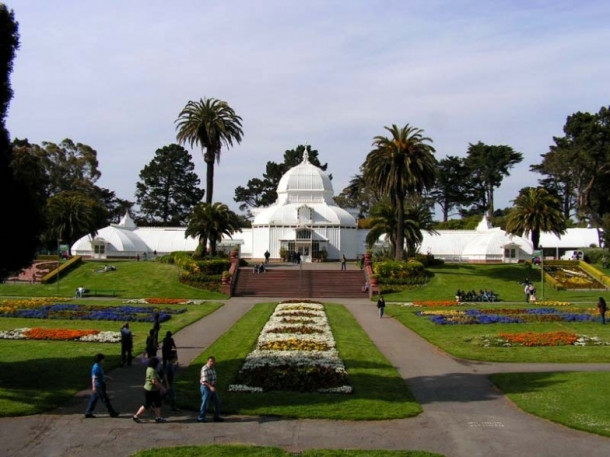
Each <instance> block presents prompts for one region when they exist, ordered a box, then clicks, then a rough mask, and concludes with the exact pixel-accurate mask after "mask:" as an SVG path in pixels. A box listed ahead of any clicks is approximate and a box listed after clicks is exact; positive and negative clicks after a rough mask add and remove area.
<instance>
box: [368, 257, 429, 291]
mask: <svg viewBox="0 0 610 457" xmlns="http://www.w3.org/2000/svg"><path fill="white" fill-rule="evenodd" d="M373 270H374V272H375V274H377V275H379V282H380V283H381V284H404V285H413V284H425V283H427V282H428V281H430V278H431V277H432V276H433V274H432V273H431V272H429V271H428V270H426V269H425V268H424V265H423V264H422V263H421V262H418V261H417V260H408V261H406V262H397V261H395V260H386V261H384V262H378V263H375V264H373Z"/></svg>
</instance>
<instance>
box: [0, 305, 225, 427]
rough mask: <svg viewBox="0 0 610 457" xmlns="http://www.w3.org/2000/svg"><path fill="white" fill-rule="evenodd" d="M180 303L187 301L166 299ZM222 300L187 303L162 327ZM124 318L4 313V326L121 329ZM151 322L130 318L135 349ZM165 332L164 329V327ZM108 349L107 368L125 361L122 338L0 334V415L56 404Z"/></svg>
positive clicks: (173, 326)
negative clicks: (31, 337) (22, 337)
mask: <svg viewBox="0 0 610 457" xmlns="http://www.w3.org/2000/svg"><path fill="white" fill-rule="evenodd" d="M167 306H180V307H182V306H183V305H167ZM221 306H222V304H221V303H205V304H202V305H188V306H187V312H186V313H183V314H175V315H173V316H172V318H171V319H170V320H169V321H167V322H164V323H162V324H161V331H162V333H163V332H165V331H167V330H171V331H172V332H176V331H178V330H180V329H181V328H183V327H185V326H187V325H189V324H191V323H192V322H195V321H197V320H199V319H201V318H202V317H204V316H207V315H208V314H210V313H212V312H214V311H215V310H216V309H218V308H219V307H221ZM121 324H122V322H112V321H92V320H63V319H25V318H8V317H7V318H0V330H10V329H15V328H23V327H29V328H34V327H43V328H65V329H95V330H112V331H119V330H120V327H121ZM151 325H152V324H151V323H150V322H131V323H130V328H131V329H132V331H133V333H134V355H137V354H139V353H141V352H143V350H144V346H145V340H146V336H147V335H148V332H149V330H150V328H151ZM163 334H164V333H163ZM98 352H101V353H103V354H105V355H106V356H107V357H106V360H105V362H104V363H105V369H106V372H107V373H108V372H109V371H110V370H112V369H113V368H116V367H118V366H119V365H120V352H121V348H120V344H118V343H113V344H109V343H83V342H75V341H38V340H0V354H2V355H1V356H0V416H2V417H6V416H22V415H28V414H35V413H39V412H42V411H47V410H49V409H53V408H56V407H58V406H59V405H61V404H62V403H64V402H65V401H67V400H68V399H69V398H71V397H72V396H74V395H75V394H76V393H77V392H78V391H80V390H81V389H85V388H87V386H88V385H89V384H90V381H89V379H90V378H89V373H90V371H91V365H92V364H93V356H94V355H95V354H97V353H98Z"/></svg>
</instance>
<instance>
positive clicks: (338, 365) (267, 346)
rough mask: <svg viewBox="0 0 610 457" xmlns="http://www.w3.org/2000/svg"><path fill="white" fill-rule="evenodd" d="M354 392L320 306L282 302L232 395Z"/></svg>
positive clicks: (259, 338) (240, 373)
mask: <svg viewBox="0 0 610 457" xmlns="http://www.w3.org/2000/svg"><path fill="white" fill-rule="evenodd" d="M271 390H284V391H299V392H321V393H351V392H352V387H351V386H350V385H349V384H348V379H347V372H346V370H345V366H344V364H343V362H342V361H341V359H340V358H339V354H338V352H337V349H336V343H335V339H334V337H333V335H332V331H331V329H330V325H329V324H328V320H327V317H326V313H325V311H324V306H323V305H322V304H320V303H306V302H299V303H294V302H290V303H286V302H283V303H280V304H278V305H277V306H276V308H275V310H274V312H273V314H272V315H271V317H270V318H269V320H268V321H267V323H266V324H265V326H264V327H263V330H262V331H261V333H260V334H259V337H258V341H257V345H256V349H254V350H253V351H252V352H250V354H248V356H247V357H246V359H245V361H244V363H243V365H242V367H241V369H240V370H239V372H238V373H237V375H236V379H235V382H234V384H231V385H230V386H229V391H231V392H263V391H271Z"/></svg>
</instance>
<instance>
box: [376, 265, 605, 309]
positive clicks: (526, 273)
mask: <svg viewBox="0 0 610 457" xmlns="http://www.w3.org/2000/svg"><path fill="white" fill-rule="evenodd" d="M429 270H430V271H432V272H433V273H434V277H433V278H432V279H431V280H430V282H429V283H428V284H426V285H424V286H421V287H414V288H410V289H407V290H402V291H396V288H394V291H392V286H383V285H382V290H383V291H384V295H385V299H386V301H390V302H392V301H394V302H412V301H413V300H455V292H456V291H457V290H458V289H460V290H472V289H474V290H476V291H477V292H478V291H479V290H480V289H492V290H493V291H494V292H495V293H496V294H498V295H499V296H500V299H501V300H502V301H504V302H520V303H522V302H524V300H525V298H524V294H523V286H522V285H521V284H520V283H521V282H523V281H524V280H525V279H526V278H528V279H529V280H530V281H531V282H533V283H534V284H535V286H536V290H537V295H538V299H539V300H540V299H542V295H543V293H544V299H545V300H562V301H572V302H591V303H595V302H597V299H598V297H599V296H600V295H604V294H605V292H603V291H588V290H574V291H572V290H564V291H561V290H559V291H558V290H555V289H553V288H552V287H551V285H550V284H548V283H547V282H545V283H544V290H543V286H542V283H541V280H540V279H541V278H540V269H539V268H531V267H529V266H528V265H526V264H502V265H479V264H446V265H444V266H442V267H434V268H429Z"/></svg>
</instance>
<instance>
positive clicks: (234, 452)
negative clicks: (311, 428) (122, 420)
mask: <svg viewBox="0 0 610 457" xmlns="http://www.w3.org/2000/svg"><path fill="white" fill-rule="evenodd" d="M202 455H213V456H214V457H297V456H299V457H350V456H356V457H358V456H362V457H364V456H366V457H442V456H441V454H433V453H430V452H423V451H383V450H355V449H345V450H343V449H340V450H330V449H312V450H308V451H303V452H299V453H292V452H287V451H284V450H283V449H281V448H278V447H262V446H242V445H218V444H214V445H210V446H180V447H169V448H160V449H150V450H147V451H140V452H137V453H135V454H133V456H134V457H166V456H172V457H200V456H202Z"/></svg>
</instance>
